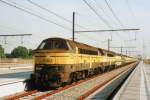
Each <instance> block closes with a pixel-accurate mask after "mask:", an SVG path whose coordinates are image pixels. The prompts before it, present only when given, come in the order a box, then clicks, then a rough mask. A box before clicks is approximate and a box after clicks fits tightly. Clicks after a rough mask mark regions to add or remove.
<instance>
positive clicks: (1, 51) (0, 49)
mask: <svg viewBox="0 0 150 100" xmlns="http://www.w3.org/2000/svg"><path fill="white" fill-rule="evenodd" d="M0 58H5V54H4V48H3V47H2V46H1V45H0Z"/></svg>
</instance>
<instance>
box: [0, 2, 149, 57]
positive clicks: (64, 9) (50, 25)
mask: <svg viewBox="0 0 150 100" xmlns="http://www.w3.org/2000/svg"><path fill="white" fill-rule="evenodd" d="M2 1H5V2H7V3H10V4H13V5H16V6H17V7H20V8H23V9H25V10H27V11H29V12H31V13H34V14H36V15H38V16H40V17H42V18H44V19H46V20H48V21H45V20H42V19H40V18H39V17H35V16H33V15H30V14H28V13H26V12H24V11H21V10H19V9H16V8H14V7H12V6H9V5H7V4H5V3H3V2H2ZM30 1H32V2H34V3H37V4H39V5H40V6H42V7H44V8H46V9H48V10H49V11H51V12H53V13H50V12H48V11H46V10H43V9H40V8H39V7H37V6H35V5H33V4H32V3H31V2H29V1H28V0H0V14H1V15H0V35H3V34H5V35H8V34H32V36H25V37H23V38H22V39H21V37H6V38H4V37H0V44H1V45H2V46H3V47H4V48H5V53H10V52H11V51H12V50H13V48H15V47H17V46H25V47H27V48H31V49H36V48H37V46H38V45H39V44H40V42H41V41H42V40H43V39H46V38H50V37H62V38H67V39H71V38H72V30H71V29H72V23H71V22H72V12H73V11H74V12H75V23H76V25H75V31H80V30H103V29H122V28H123V29H126V28H139V29H140V30H139V31H127V32H103V33H100V32H97V33H94V32H91V33H75V40H76V41H78V42H82V43H86V44H89V45H92V46H96V47H100V48H105V49H107V40H108V39H109V38H111V35H112V41H111V42H110V43H111V44H110V45H111V47H119V46H133V47H136V48H130V49H129V48H128V49H127V48H124V49H123V51H126V50H128V51H136V52H133V53H132V54H144V55H147V57H148V56H149V57H150V53H149V52H148V51H149V50H150V46H149V45H150V39H149V37H150V34H149V26H150V23H149V18H150V13H149V11H150V0H107V2H108V4H109V7H110V8H111V10H113V13H114V15H116V17H117V18H115V16H114V15H113V14H112V12H111V10H110V9H109V7H108V6H107V3H106V2H105V0H85V1H87V2H88V3H89V4H90V5H91V6H92V7H93V8H94V10H95V11H96V12H97V13H98V15H99V17H98V16H97V15H96V14H95V13H94V12H93V11H92V10H91V9H90V8H89V7H88V5H87V4H86V3H85V2H84V0H30ZM54 13H55V14H57V15H59V16H62V17H63V18H65V19H67V20H69V22H68V21H65V20H62V19H61V18H59V17H58V16H56V15H54ZM102 19H103V20H102ZM117 19H118V20H117ZM54 23H56V24H59V25H61V26H63V27H65V29H64V28H62V27H60V26H59V25H56V24H54ZM106 23H107V24H106ZM78 25H79V26H82V27H79V26H78ZM110 34H111V35H110ZM135 34H136V39H135ZM5 40H6V42H7V43H6V44H5ZM22 40H23V44H22V43H21V41H22ZM143 44H144V46H143ZM143 47H144V49H143ZM111 50H113V51H116V52H120V49H117V48H111ZM143 50H144V51H143ZM143 52H144V53H143ZM124 53H125V52H124ZM130 53H131V52H130ZM130 53H128V54H130Z"/></svg>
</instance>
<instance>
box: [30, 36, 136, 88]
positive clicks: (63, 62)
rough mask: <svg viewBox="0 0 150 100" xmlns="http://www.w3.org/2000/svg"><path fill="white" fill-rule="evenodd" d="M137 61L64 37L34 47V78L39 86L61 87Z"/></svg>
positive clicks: (44, 41)
mask: <svg viewBox="0 0 150 100" xmlns="http://www.w3.org/2000/svg"><path fill="white" fill-rule="evenodd" d="M135 61H137V59H136V58H133V57H128V56H125V55H121V54H117V53H115V52H112V51H108V50H104V49H102V48H97V47H93V46H90V45H86V44H83V43H79V42H76V41H71V40H68V39H64V38H48V39H45V40H43V41H42V42H41V44H40V45H39V46H38V48H37V49H36V50H34V72H33V74H32V75H31V78H30V80H31V81H32V83H34V84H35V85H36V86H40V87H57V86H60V85H62V84H66V83H72V82H74V81H78V80H81V79H85V78H86V77H90V76H92V75H95V74H100V73H103V72H106V71H110V70H113V69H115V68H118V67H119V66H121V65H123V64H128V63H132V62H135Z"/></svg>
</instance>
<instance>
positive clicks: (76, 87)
mask: <svg viewBox="0 0 150 100" xmlns="http://www.w3.org/2000/svg"><path fill="white" fill-rule="evenodd" d="M136 64H137V63H133V64H129V65H126V66H124V67H120V68H118V69H115V70H112V71H110V72H106V73H103V74H100V75H96V76H94V77H92V78H88V79H86V80H81V81H78V82H75V83H73V84H71V85H67V86H65V87H60V88H58V89H57V90H49V91H45V92H40V91H37V90H34V91H29V92H24V93H22V94H19V95H15V96H11V97H9V98H6V99H7V100H16V99H19V100H29V99H30V100H31V99H32V100H41V99H44V100H46V99H48V100H75V99H77V100H83V99H85V98H86V97H88V96H89V95H90V94H92V93H93V92H94V91H96V90H97V89H99V88H101V87H102V86H104V85H105V84H107V83H108V82H110V81H112V80H114V79H115V78H116V77H117V76H118V75H120V74H122V73H125V72H126V71H128V70H131V69H133V66H135V65H136Z"/></svg>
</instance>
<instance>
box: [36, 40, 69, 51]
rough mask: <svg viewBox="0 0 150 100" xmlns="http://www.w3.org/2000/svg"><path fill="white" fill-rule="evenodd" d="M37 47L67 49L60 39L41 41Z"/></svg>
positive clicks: (63, 41)
mask: <svg viewBox="0 0 150 100" xmlns="http://www.w3.org/2000/svg"><path fill="white" fill-rule="evenodd" d="M38 49H65V50H68V46H67V43H66V41H65V40H61V39H48V40H45V41H43V42H42V43H41V44H40V46H39V47H38Z"/></svg>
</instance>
